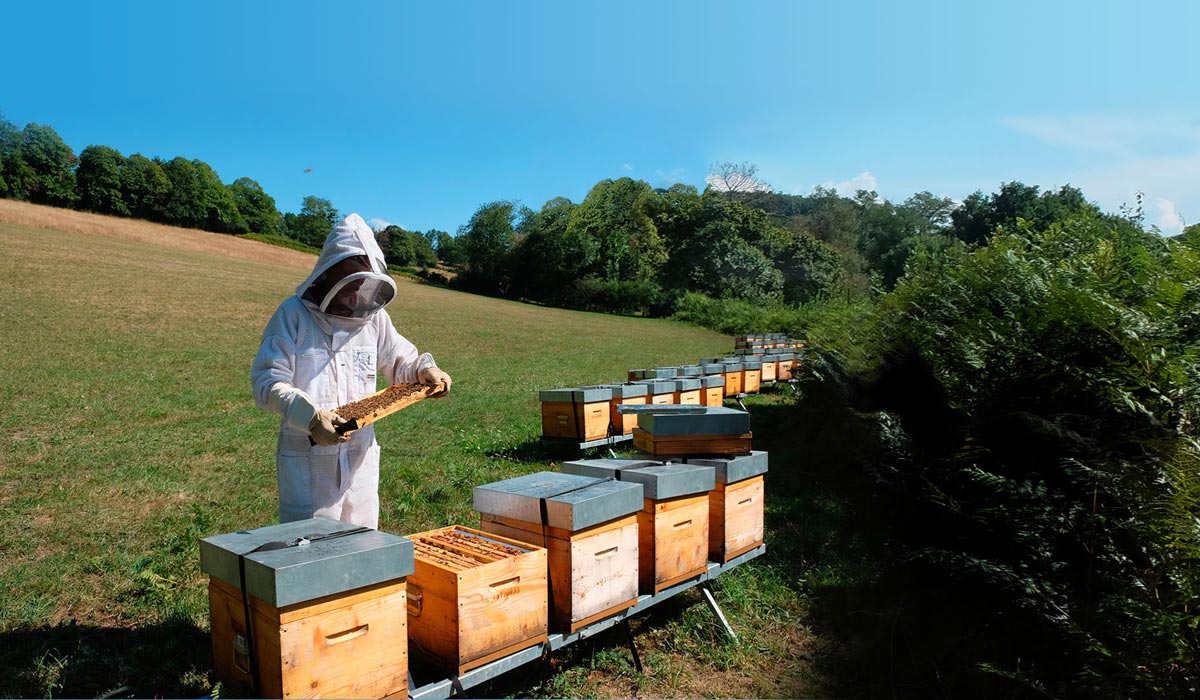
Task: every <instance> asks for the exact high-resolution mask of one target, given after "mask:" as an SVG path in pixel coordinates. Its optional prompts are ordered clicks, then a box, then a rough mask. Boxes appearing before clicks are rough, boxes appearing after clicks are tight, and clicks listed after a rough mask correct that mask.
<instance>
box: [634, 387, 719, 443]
mask: <svg viewBox="0 0 1200 700" xmlns="http://www.w3.org/2000/svg"><path fill="white" fill-rule="evenodd" d="M724 404H725V375H724V374H712V375H706V376H703V377H701V378H700V405H702V406H722V405H724ZM630 432H632V431H630Z"/></svg>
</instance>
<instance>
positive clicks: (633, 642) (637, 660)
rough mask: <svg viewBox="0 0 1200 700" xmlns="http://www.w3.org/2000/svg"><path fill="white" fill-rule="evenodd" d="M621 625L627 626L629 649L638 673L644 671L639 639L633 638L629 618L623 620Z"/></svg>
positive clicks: (626, 633) (626, 637)
mask: <svg viewBox="0 0 1200 700" xmlns="http://www.w3.org/2000/svg"><path fill="white" fill-rule="evenodd" d="M621 626H622V627H624V628H625V639H626V640H628V642H629V651H630V652H631V653H632V654H633V667H634V668H636V669H637V672H638V673H641V672H642V657H641V655H639V654H638V650H637V641H636V640H634V638H633V628H632V627H630V626H629V618H628V617H627V618H625V619H624V620H621Z"/></svg>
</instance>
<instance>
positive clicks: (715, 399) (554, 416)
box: [538, 351, 798, 442]
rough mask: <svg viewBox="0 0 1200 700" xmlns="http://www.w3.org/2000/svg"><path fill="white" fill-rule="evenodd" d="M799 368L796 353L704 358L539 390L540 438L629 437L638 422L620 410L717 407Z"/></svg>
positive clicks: (632, 416)
mask: <svg viewBox="0 0 1200 700" xmlns="http://www.w3.org/2000/svg"><path fill="white" fill-rule="evenodd" d="M797 363H798V359H797V355H796V354H795V353H794V352H775V351H771V352H770V354H762V355H749V354H747V355H735V356H730V357H703V358H700V364H696V365H678V366H668V367H655V368H653V369H631V370H629V381H627V382H624V383H619V384H598V385H595V386H584V387H568V388H562V389H543V390H541V391H539V392H538V398H539V399H540V400H541V403H542V438H543V439H548V440H562V439H567V440H578V441H580V442H589V441H592V440H599V439H602V438H605V437H610V436H614V435H629V434H631V433H634V429H635V427H636V425H637V424H636V417H635V415H634V414H633V413H625V414H622V413H621V412H620V411H619V410H618V406H621V405H642V404H674V405H700V406H721V405H723V404H724V402H725V398H726V397H728V396H738V395H741V394H756V393H758V392H759V389H760V387H761V385H762V383H763V382H774V381H787V380H790V379H791V378H792V371H793V370H794V369H795V368H796V367H797Z"/></svg>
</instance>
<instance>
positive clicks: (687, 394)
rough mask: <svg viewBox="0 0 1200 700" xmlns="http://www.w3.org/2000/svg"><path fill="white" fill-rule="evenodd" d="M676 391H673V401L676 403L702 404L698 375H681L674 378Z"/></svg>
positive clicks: (673, 382)
mask: <svg viewBox="0 0 1200 700" xmlns="http://www.w3.org/2000/svg"><path fill="white" fill-rule="evenodd" d="M672 384H674V385H675V391H673V392H671V403H673V404H676V405H681V406H682V405H691V404H695V405H699V404H700V379H699V378H697V377H681V378H679V379H674V380H672Z"/></svg>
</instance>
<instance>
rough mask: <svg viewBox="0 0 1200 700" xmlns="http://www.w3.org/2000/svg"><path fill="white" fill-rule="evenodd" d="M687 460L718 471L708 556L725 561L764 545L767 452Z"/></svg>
mask: <svg viewBox="0 0 1200 700" xmlns="http://www.w3.org/2000/svg"><path fill="white" fill-rule="evenodd" d="M684 461H685V462H686V463H687V464H696V465H700V466H706V467H713V469H714V470H715V472H716V473H715V476H716V487H715V488H714V489H713V490H712V491H709V493H708V522H709V524H708V528H709V530H708V556H709V558H710V559H712V560H713V561H716V562H721V563H722V564H724V563H727V562H728V561H729V560H731V559H733V558H734V557H737V556H739V555H741V554H745V553H746V552H748V551H750V550H751V549H754V548H755V547H757V546H759V545H761V544H762V543H763V497H764V494H765V490H764V484H763V475H764V474H766V473H767V453H766V452H761V451H754V452H751V453H750V454H748V455H744V456H740V457H724V456H721V455H709V456H704V457H687V458H686V459H685V460H684Z"/></svg>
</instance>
